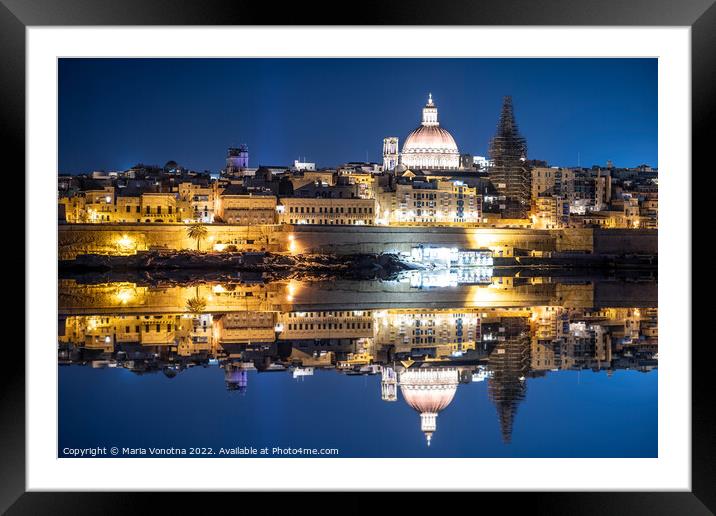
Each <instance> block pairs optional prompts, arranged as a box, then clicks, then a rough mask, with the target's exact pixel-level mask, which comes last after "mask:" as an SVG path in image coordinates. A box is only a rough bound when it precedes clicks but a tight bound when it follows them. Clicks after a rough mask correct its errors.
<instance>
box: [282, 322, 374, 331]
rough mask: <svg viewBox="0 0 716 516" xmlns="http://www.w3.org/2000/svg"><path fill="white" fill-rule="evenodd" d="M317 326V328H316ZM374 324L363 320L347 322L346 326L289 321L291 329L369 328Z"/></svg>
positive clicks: (341, 324)
mask: <svg viewBox="0 0 716 516" xmlns="http://www.w3.org/2000/svg"><path fill="white" fill-rule="evenodd" d="M314 326H315V328H314ZM372 326H373V324H372V323H370V322H363V323H359V322H358V323H355V322H353V323H346V324H345V328H343V323H322V324H312V323H289V325H288V329H289V330H314V329H315V330H343V329H346V330H369V329H370V328H371V327H372Z"/></svg>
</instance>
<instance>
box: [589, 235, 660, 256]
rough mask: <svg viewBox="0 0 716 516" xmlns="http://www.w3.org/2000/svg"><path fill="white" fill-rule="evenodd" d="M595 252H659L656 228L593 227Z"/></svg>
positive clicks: (618, 253)
mask: <svg viewBox="0 0 716 516" xmlns="http://www.w3.org/2000/svg"><path fill="white" fill-rule="evenodd" d="M594 252H595V253H596V254H615V255H621V254H653V255H657V254H658V253H659V238H658V230H656V229H595V230H594Z"/></svg>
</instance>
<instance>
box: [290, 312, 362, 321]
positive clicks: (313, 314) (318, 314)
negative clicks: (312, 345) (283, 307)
mask: <svg viewBox="0 0 716 516" xmlns="http://www.w3.org/2000/svg"><path fill="white" fill-rule="evenodd" d="M371 313H372V312H370V311H368V312H363V313H362V314H361V315H363V316H365V317H370V316H371ZM350 316H354V317H359V315H358V314H356V313H355V312H289V313H288V317H289V319H292V318H294V317H350Z"/></svg>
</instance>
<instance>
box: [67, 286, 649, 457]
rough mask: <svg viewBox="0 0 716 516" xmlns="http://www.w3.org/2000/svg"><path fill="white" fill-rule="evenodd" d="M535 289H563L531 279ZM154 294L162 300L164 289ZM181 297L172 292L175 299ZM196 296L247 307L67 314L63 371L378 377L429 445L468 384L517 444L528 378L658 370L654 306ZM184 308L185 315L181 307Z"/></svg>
mask: <svg viewBox="0 0 716 516" xmlns="http://www.w3.org/2000/svg"><path fill="white" fill-rule="evenodd" d="M495 281H496V284H495V287H500V288H499V289H498V288H492V287H490V288H489V289H488V290H490V291H495V292H497V293H501V292H503V290H504V292H511V293H512V294H511V295H512V296H513V298H516V297H515V296H516V295H519V294H520V292H523V290H520V289H522V287H517V286H516V285H515V284H513V283H512V282H513V278H505V279H504V280H503V278H498V279H496V280H495ZM529 286H530V288H531V289H533V290H534V289H536V288H538V287H539V288H545V289H553V288H554V287H553V285H550V284H549V283H540V282H538V281H536V280H534V279H530V281H529ZM103 288H104V287H103ZM122 288H126V287H124V286H123V287H122ZM481 288H482V287H481ZM172 289H174V290H172ZM105 290H106V291H107V292H112V289H110V288H107V289H105ZM154 290H155V291H156V292H157V295H161V292H160V288H158V287H154ZM175 290H176V287H173V286H172V287H169V288H168V289H166V291H167V295H172V294H171V293H172V292H174V291H175ZM191 290H193V291H194V293H193V295H196V291H198V292H199V294H200V295H203V296H205V297H208V296H210V295H213V296H214V300H213V301H212V302H214V303H216V302H217V301H221V300H223V299H224V298H228V297H232V298H234V301H233V303H236V302H242V303H245V305H246V309H244V310H236V309H234V310H232V311H229V312H220V311H219V312H216V311H212V312H201V311H199V312H197V313H187V312H181V313H179V312H165V313H144V312H140V313H136V312H133V311H134V310H136V307H134V306H132V305H130V304H128V305H122V306H123V308H118V309H117V310H116V313H114V314H112V315H110V314H100V315H63V316H62V318H61V319H60V321H59V332H58V333H59V335H58V341H59V347H58V362H59V364H61V365H71V364H82V365H87V366H91V367H95V368H107V369H112V368H121V369H126V370H129V371H131V372H132V373H134V374H138V375H144V374H152V373H162V374H163V375H165V376H166V377H167V378H174V377H175V376H177V375H178V374H182V373H183V372H185V371H187V370H189V369H191V368H192V367H196V366H201V367H210V366H216V365H218V366H220V367H221V368H223V375H224V382H225V386H226V388H227V389H228V390H230V391H236V392H245V391H246V387H247V384H248V381H249V375H250V374H253V373H260V374H263V373H266V372H288V373H290V374H292V375H293V376H294V377H295V378H301V379H302V378H305V376H307V375H310V374H312V373H313V371H314V370H317V369H318V370H329V371H334V373H333V374H341V375H345V376H354V375H375V374H380V382H379V383H380V397H381V399H382V400H384V401H387V402H392V401H397V400H398V398H399V396H402V397H403V398H404V400H405V402H406V403H407V404H408V405H409V406H410V407H412V408H413V409H415V410H416V411H417V412H418V414H419V415H420V427H421V431H422V432H423V433H424V434H425V438H426V442H427V443H428V444H429V443H430V442H431V440H432V438H433V436H434V433H435V432H436V430H437V419H438V415H439V414H440V412H441V411H443V410H445V408H446V407H448V406H449V404H450V403H451V402H452V400H453V399H454V396H455V393H456V392H457V388H458V386H459V385H465V386H469V385H470V384H472V383H475V382H486V383H487V395H488V397H489V399H490V401H491V402H492V403H493V404H494V406H495V410H496V413H497V421H498V422H499V428H500V432H501V435H502V440H503V442H504V443H506V444H509V443H510V442H511V440H512V432H513V428H514V426H515V423H516V419H515V418H516V414H517V413H518V408H519V405H520V403H521V402H522V400H524V399H525V397H526V396H527V383H528V381H538V378H539V377H540V376H544V375H545V374H549V371H558V370H584V369H591V370H593V371H595V372H600V371H606V372H607V373H609V374H611V373H612V372H613V371H616V370H619V369H631V370H637V371H643V372H648V371H650V370H652V369H655V368H656V367H657V365H658V320H657V317H658V310H657V308H655V307H646V308H644V307H640V308H629V307H596V308H594V307H585V306H579V303H577V304H576V305H571V306H555V305H551V304H541V305H536V306H530V305H527V304H524V303H511V304H508V305H506V306H498V303H494V304H489V305H488V304H485V305H484V306H476V307H464V306H457V307H453V308H429V307H422V308H382V309H381V308H379V307H377V308H376V309H370V310H347V309H345V306H343V307H342V308H338V307H336V309H333V310H331V309H321V310H314V311H305V312H301V311H291V310H282V306H281V305H277V304H267V305H263V307H264V308H262V309H255V307H256V306H257V305H255V304H253V302H252V301H251V299H252V297H253V296H244V295H243V294H245V293H247V292H250V291H258V290H257V288H256V287H249V288H246V289H244V288H240V287H237V288H236V289H230V288H226V287H222V288H216V286H214V287H211V286H200V287H192V288H191ZM264 290H265V288H264ZM102 292H104V290H102ZM187 295H188V294H187ZM103 296H104V294H102V297H100V298H99V299H100V300H103V299H104V297H103ZM185 297H186V295H184V296H182V299H184V298H185ZM244 299H246V301H244ZM495 299H498V298H495ZM528 299H531V298H528ZM102 302H104V301H102ZM222 303H223V301H222ZM177 304H178V305H179V307H180V308H181V306H182V304H183V302H182V303H177ZM217 306H221V305H217ZM234 306H235V305H234ZM102 309H103V310H104V309H105V308H104V307H103V308H102ZM464 388H469V387H464ZM376 395H377V393H376Z"/></svg>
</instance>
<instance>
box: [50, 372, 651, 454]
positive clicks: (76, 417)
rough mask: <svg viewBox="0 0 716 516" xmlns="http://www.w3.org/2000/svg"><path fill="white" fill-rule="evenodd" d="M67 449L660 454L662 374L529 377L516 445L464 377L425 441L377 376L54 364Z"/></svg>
mask: <svg viewBox="0 0 716 516" xmlns="http://www.w3.org/2000/svg"><path fill="white" fill-rule="evenodd" d="M59 375H60V376H59V451H60V454H61V453H62V452H61V451H62V448H63V447H78V448H87V447H94V446H106V447H107V448H110V447H112V446H117V447H120V448H121V447H123V446H127V447H150V446H156V447H170V446H176V447H191V446H206V447H213V448H214V449H218V448H219V447H222V446H223V447H227V448H228V447H234V446H254V447H257V448H260V447H262V446H269V447H270V446H278V445H280V446H284V447H285V446H292V447H308V448H311V447H316V448H324V447H325V448H329V447H330V448H332V447H336V448H338V449H339V450H340V452H341V454H340V456H342V457H656V456H657V449H658V424H657V416H658V411H657V404H658V389H657V385H658V375H657V372H656V371H652V372H650V373H647V374H644V373H639V372H636V371H625V370H617V371H615V373H614V375H613V376H612V377H609V376H607V374H606V373H605V372H600V373H593V372H591V371H561V372H549V373H547V375H546V376H545V377H543V378H528V379H527V393H526V397H525V399H524V400H523V401H522V402H520V404H519V405H518V408H517V413H516V416H515V419H514V427H513V433H512V443H511V444H509V445H505V444H504V443H503V442H502V439H501V435H500V426H499V422H498V418H497V410H496V408H495V405H494V403H492V402H491V401H490V399H489V397H488V393H487V383H485V382H481V383H470V384H460V385H459V386H458V389H457V392H456V394H455V397H454V399H453V401H452V402H451V403H450V405H449V406H448V407H447V408H446V409H445V410H444V411H443V412H441V413H440V415H439V416H438V422H437V431H436V432H435V435H434V437H433V442H432V445H431V446H430V448H428V447H426V445H425V437H424V435H423V434H422V432H421V431H420V416H419V415H418V413H417V412H416V411H414V410H413V409H412V408H410V406H408V404H407V403H405V401H404V400H403V398H402V394H400V393H399V394H398V401H396V402H385V401H382V400H381V399H380V377H379V376H372V377H366V376H358V377H356V376H354V377H351V376H345V375H342V374H339V373H337V372H336V371H332V370H329V371H320V370H319V371H316V373H315V375H314V376H312V377H308V378H306V379H305V380H304V381H297V380H294V379H292V377H291V375H290V374H289V373H288V372H286V373H265V374H261V373H258V374H257V373H253V372H252V373H249V380H248V387H247V391H246V393H245V394H244V395H242V394H239V393H237V392H229V391H227V390H226V388H225V387H224V371H223V370H222V369H219V368H218V367H208V368H201V367H194V368H191V369H189V370H187V371H184V372H182V373H180V374H179V375H177V376H176V377H175V378H172V379H169V378H166V377H165V376H164V375H163V374H162V373H155V374H148V375H144V376H137V375H135V374H133V373H131V372H130V371H127V370H125V369H119V368H118V369H92V368H91V367H89V366H69V367H60V369H59Z"/></svg>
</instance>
